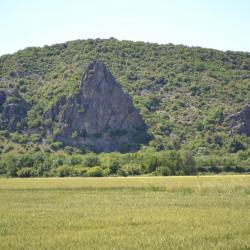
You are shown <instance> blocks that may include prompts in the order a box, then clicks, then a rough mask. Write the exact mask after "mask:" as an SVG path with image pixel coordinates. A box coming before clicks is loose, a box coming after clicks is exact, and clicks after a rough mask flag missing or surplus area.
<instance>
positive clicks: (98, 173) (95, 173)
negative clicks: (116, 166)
mask: <svg viewBox="0 0 250 250" xmlns="http://www.w3.org/2000/svg"><path fill="white" fill-rule="evenodd" d="M87 176H90V177H102V176H103V170H102V169H101V167H99V166H95V167H92V168H90V169H89V170H88V171H87Z"/></svg>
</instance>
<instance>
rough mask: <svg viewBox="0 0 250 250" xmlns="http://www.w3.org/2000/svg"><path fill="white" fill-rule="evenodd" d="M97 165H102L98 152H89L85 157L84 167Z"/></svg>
mask: <svg viewBox="0 0 250 250" xmlns="http://www.w3.org/2000/svg"><path fill="white" fill-rule="evenodd" d="M97 165H100V160H99V158H98V156H97V155H96V154H94V153H91V154H87V155H85V156H84V159H83V166H84V167H93V166H97Z"/></svg>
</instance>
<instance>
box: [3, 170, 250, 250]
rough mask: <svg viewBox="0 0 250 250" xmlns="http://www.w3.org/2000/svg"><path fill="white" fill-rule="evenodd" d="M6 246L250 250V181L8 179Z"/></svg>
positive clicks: (240, 177)
mask: <svg viewBox="0 0 250 250" xmlns="http://www.w3.org/2000/svg"><path fill="white" fill-rule="evenodd" d="M0 249H25V250H27V249H98V250H99V249H152V250H153V249H226V250H228V249H234V250H235V249H250V176H246V175H245V176H244V175H234V176H203V177H135V178H132V177H131V178H118V177H115V178H99V179H98V178H65V179H63V178H61V179H60V178H50V179H0Z"/></svg>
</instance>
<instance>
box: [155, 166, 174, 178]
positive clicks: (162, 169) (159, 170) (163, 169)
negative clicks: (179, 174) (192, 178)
mask: <svg viewBox="0 0 250 250" xmlns="http://www.w3.org/2000/svg"><path fill="white" fill-rule="evenodd" d="M156 173H157V174H158V175H163V176H169V175H171V170H170V169H169V167H167V166H159V167H157V169H156Z"/></svg>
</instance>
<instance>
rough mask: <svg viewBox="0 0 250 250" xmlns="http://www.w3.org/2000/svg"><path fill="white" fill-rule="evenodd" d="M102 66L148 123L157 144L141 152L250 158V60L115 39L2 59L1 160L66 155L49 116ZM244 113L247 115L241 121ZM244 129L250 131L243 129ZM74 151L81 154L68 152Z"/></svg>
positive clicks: (81, 42) (242, 56) (32, 50)
mask: <svg viewBox="0 0 250 250" xmlns="http://www.w3.org/2000/svg"><path fill="white" fill-rule="evenodd" d="M96 59H97V60H99V61H101V62H102V63H103V64H105V65H106V66H107V68H108V69H109V70H110V71H111V72H112V74H113V76H114V77H115V78H116V81H117V82H118V83H120V84H121V85H122V88H123V90H124V91H126V92H127V93H128V94H129V95H130V96H131V97H132V99H133V102H134V105H135V107H136V108H137V109H138V110H139V112H140V115H141V116H142V118H143V120H144V121H145V123H146V125H147V127H148V132H149V133H150V134H151V140H150V141H149V143H148V144H142V145H141V150H142V151H145V150H149V151H152V152H154V151H163V150H164V151H166V150H187V151H190V152H192V154H193V155H195V156H196V157H200V156H205V155H217V156H220V155H221V156H225V155H231V154H235V153H237V157H238V158H239V154H241V156H240V157H241V158H242V159H243V160H246V159H248V156H249V154H250V153H249V145H250V140H249V137H248V134H247V133H245V132H244V131H249V125H250V124H249V117H248V112H244V109H246V107H247V104H248V102H249V100H250V55H249V53H243V52H233V51H226V52H222V51H218V50H213V49H204V48H200V47H186V46H182V45H173V44H166V45H159V44H152V43H144V42H132V41H119V40H116V39H114V38H110V39H96V40H92V39H89V40H76V41H71V42H67V43H64V44H57V45H53V46H44V47H42V48H39V47H38V48H35V47H32V48H27V49H25V50H21V51H18V52H16V53H14V54H12V55H4V56H1V57H0V90H1V92H0V111H1V112H2V114H1V123H0V125H1V129H2V132H1V135H2V145H1V148H2V155H4V154H6V153H7V152H9V151H12V152H14V153H15V154H17V153H18V152H19V153H20V152H30V151H36V150H40V151H43V152H56V151H58V150H59V151H60V150H61V151H62V150H64V151H65V147H64V146H66V145H63V144H62V143H60V142H58V141H57V140H56V135H57V134H58V132H60V131H58V126H57V124H55V123H53V124H52V125H51V126H52V130H51V131H52V133H51V134H49V135H48V134H46V133H45V127H46V126H48V121H47V120H46V119H44V114H46V112H48V110H50V109H51V108H52V107H53V105H55V103H56V102H57V101H58V100H59V99H60V98H61V97H62V96H66V97H68V96H73V95H75V93H77V91H78V90H79V83H80V81H81V78H82V74H83V73H84V72H85V70H86V69H87V65H88V64H89V63H90V62H91V61H93V60H96ZM4 101H5V102H6V101H7V104H8V105H9V106H8V109H5V110H4V106H3V105H6V103H5V104H3V103H4ZM241 112H243V113H244V114H246V115H240V116H239V115H238V116H237V114H239V113H241ZM237 117H238V118H237ZM242 124H243V125H242ZM244 126H245V127H247V128H248V129H239V127H241V128H242V127H244ZM8 147H9V148H11V150H8ZM74 150H75V151H77V150H78V151H77V152H79V148H78V149H74V148H70V149H69V147H67V148H66V151H72V152H73V151H74ZM80 150H82V152H84V151H88V150H89V149H88V148H83V147H82V148H81V149H80ZM238 158H237V159H238ZM231 165H232V164H231Z"/></svg>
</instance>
